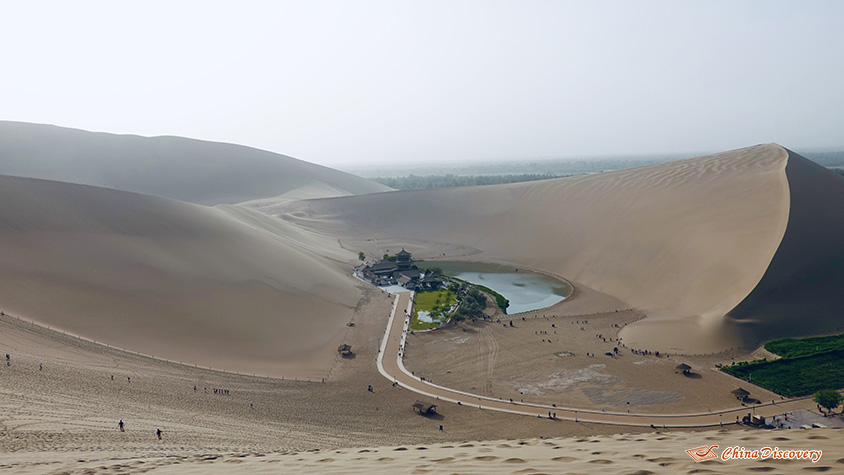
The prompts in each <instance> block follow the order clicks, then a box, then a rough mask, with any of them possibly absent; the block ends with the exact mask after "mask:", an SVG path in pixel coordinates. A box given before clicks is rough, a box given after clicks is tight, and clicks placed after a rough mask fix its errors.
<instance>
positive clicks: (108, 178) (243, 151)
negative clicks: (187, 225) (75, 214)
mask: <svg viewBox="0 0 844 475" xmlns="http://www.w3.org/2000/svg"><path fill="white" fill-rule="evenodd" d="M0 175H12V176H22V177H30V178H43V179H47V180H57V181H64V182H69V183H79V184H83V185H94V186H103V187H107V188H114V189H120V190H126V191H134V192H138V193H145V194H149V195H156V196H163V197H166V198H173V199H177V200H182V201H188V202H191V203H200V204H219V203H238V202H241V201H248V200H254V199H260V198H271V197H275V196H278V195H284V194H287V193H291V192H292V193H293V194H294V195H298V196H301V195H302V193H303V190H304V189H308V190H309V191H308V194H309V195H310V197H327V196H346V195H353V194H362V193H375V192H379V191H387V190H389V189H390V188H388V187H386V186H384V185H381V184H380V183H376V182H373V181H369V180H366V179H363V178H360V177H357V176H355V175H351V174H349V173H345V172H341V171H339V170H334V169H331V168H327V167H323V166H320V165H315V164H313V163H308V162H304V161H301V160H297V159H295V158H292V157H288V156H285V155H280V154H277V153H272V152H267V151H264V150H258V149H255V148H251V147H244V146H241V145H234V144H226V143H218V142H207V141H202V140H193V139H187V138H183V137H140V136H136V135H115V134H107V133H95V132H87V131H83V130H77V129H69V128H64V127H56V126H52V125H42V124H28V123H24V122H8V121H0ZM297 190H298V191H297Z"/></svg>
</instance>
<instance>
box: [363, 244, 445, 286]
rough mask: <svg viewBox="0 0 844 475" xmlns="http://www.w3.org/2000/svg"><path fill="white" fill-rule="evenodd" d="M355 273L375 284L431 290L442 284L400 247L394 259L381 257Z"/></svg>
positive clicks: (364, 265)
mask: <svg viewBox="0 0 844 475" xmlns="http://www.w3.org/2000/svg"><path fill="white" fill-rule="evenodd" d="M355 273H356V274H357V275H358V276H359V277H361V278H363V279H364V280H367V281H369V282H371V283H373V284H375V285H379V286H386V285H396V284H398V285H401V286H402V287H404V288H406V289H408V290H432V289H438V288H440V287H441V286H442V284H443V281H442V280H441V279H439V278H437V277H436V276H435V275H433V273H431V272H424V273H423V272H422V271H420V270H419V268H418V267H417V266H416V264H414V263H413V259H412V255H411V254H410V253H409V252H407V251H405V250H404V248H402V250H401V251H399V252H397V253H396V256H395V260H389V259H382V260H380V261H378V262H375V263H367V264H363V265H361V266H360V267H358V268H357V269H355Z"/></svg>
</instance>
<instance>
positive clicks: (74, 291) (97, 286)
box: [0, 177, 361, 378]
mask: <svg viewBox="0 0 844 475" xmlns="http://www.w3.org/2000/svg"><path fill="white" fill-rule="evenodd" d="M0 196H2V197H0V215H2V216H3V219H2V222H0V243H2V247H3V253H2V270H0V302H2V310H3V311H5V312H6V313H10V314H13V315H17V316H20V317H22V318H26V319H29V320H34V321H37V322H39V323H41V324H44V325H47V326H50V327H54V328H59V329H61V330H64V331H68V332H71V333H74V334H77V335H81V336H85V337H87V338H90V339H92V340H96V341H101V342H107V343H108V344H110V345H114V346H117V347H121V348H125V349H128V350H131V351H136V352H142V353H145V354H148V355H155V356H159V357H162V358H167V359H170V360H173V361H182V362H187V363H191V364H200V365H202V366H206V367H209V366H210V367H213V368H215V369H225V370H230V371H239V372H245V373H249V374H263V375H273V376H279V377H280V376H288V377H293V376H299V377H312V378H318V377H319V378H321V377H325V376H326V375H327V373H328V371H329V370H330V366H331V362H332V359H333V353H334V348H336V346H337V345H338V344H339V343H340V340H341V339H342V336H343V333H344V332H345V331H346V330H347V327H346V323H348V322H349V321H350V320H352V319H354V316H355V309H356V307H357V306H358V303H359V301H360V300H361V290H360V288H359V287H360V285H361V284H360V282H358V281H356V280H355V279H353V278H352V277H350V276H349V275H348V273H347V272H346V271H345V269H344V264H345V262H338V261H337V259H338V257H337V256H338V253H341V252H342V253H345V254H347V255H348V256H349V258H354V256H352V255H351V253H349V252H347V251H343V250H342V249H341V248H340V247H339V245H338V244H337V242H336V240H335V241H330V240H329V241H326V240H324V239H321V238H320V237H318V236H313V235H312V234H311V233H309V232H307V231H305V230H302V229H293V228H291V226H289V225H286V224H285V223H284V222H282V221H279V220H275V219H272V218H270V217H267V216H265V215H263V214H261V213H258V212H255V211H250V210H248V209H245V208H233V207H219V208H209V207H204V206H198V205H193V204H188V203H184V202H179V201H174V200H169V199H164V198H157V197H151V196H147V195H138V194H132V193H126V192H120V191H114V190H107V189H103V188H95V187H89V186H82V185H71V184H66V183H59V182H51V181H44V180H35V179H27V178H12V177H2V178H0ZM332 246H333V247H334V248H336V249H337V252H334V253H332V251H331V248H332ZM316 249H319V253H320V254H317V253H316V252H315V250H316ZM346 267H347V265H346ZM280 361H283V362H284V364H282V365H279V362H280Z"/></svg>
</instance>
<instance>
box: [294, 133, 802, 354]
mask: <svg viewBox="0 0 844 475" xmlns="http://www.w3.org/2000/svg"><path fill="white" fill-rule="evenodd" d="M787 158H788V154H787V152H786V150H785V149H783V148H782V147H780V146H778V145H774V144H770V145H759V146H755V147H749V148H745V149H741V150H735V151H731V152H725V153H720V154H716V155H710V156H706V157H700V158H694V159H690V160H682V161H677V162H672V163H666V164H660V165H654V166H650V167H643V168H638V169H632V170H622V171H617V172H611V173H602V174H597V175H588V176H580V177H572V178H563V179H558V180H547V181H541V182H533V183H519V184H513V185H501V186H487V187H477V188H463V189H450V190H433V191H417V192H397V193H389V194H385V195H368V196H356V197H349V198H337V199H327V200H314V201H310V202H306V203H300V204H297V205H295V206H292V207H291V208H290V209H289V211H288V213H287V214H286V215H284V216H283V217H284V218H285V219H286V220H289V221H292V222H298V223H301V224H304V225H309V226H320V227H323V229H327V230H334V231H335V232H336V231H337V230H340V229H351V230H353V231H354V232H355V233H357V234H359V235H361V236H368V237H391V238H401V237H404V238H408V239H412V238H415V239H421V240H430V241H438V242H449V243H457V244H461V245H466V246H472V247H475V248H477V249H479V250H481V251H482V252H483V254H481V255H479V256H478V258H479V259H500V260H504V261H508V262H512V263H515V264H519V265H524V266H527V267H532V268H535V269H539V270H542V271H545V272H550V273H553V274H557V275H560V276H563V277H566V278H569V279H572V280H574V281H576V282H578V283H580V284H583V285H586V286H589V287H591V288H593V289H595V290H598V291H601V292H603V293H606V294H609V295H612V296H614V297H617V298H620V299H621V300H623V301H625V302H627V303H628V304H630V305H632V306H635V307H638V308H641V309H644V310H645V311H647V313H648V315H649V318H648V319H646V320H644V321H642V322H641V323H637V324H634V325H631V326H628V327H627V328H625V330H624V332H623V333H622V334H623V336H624V339H625V341H626V343H627V344H628V346H633V347H639V348H649V349H660V350H671V351H678V350H682V351H692V352H703V351H718V350H721V349H725V348H729V347H733V346H737V345H739V344H740V343H741V340H740V338H739V335H738V334H737V333H736V332H735V330H734V329H733V328H731V326H730V323H729V321H727V320H725V319H724V315H725V314H726V313H727V312H729V311H730V310H731V309H732V308H734V307H735V306H736V305H738V304H739V303H740V302H741V301H742V300H743V299H744V298H745V297H746V296H747V295H748V294H749V293H750V292H751V290H753V288H754V287H755V286H756V284H757V283H758V282H759V281H760V279H761V278H762V276H763V274H764V273H765V269H766V268H767V267H768V264H769V263H770V262H771V259H772V257H773V255H774V253H775V252H776V250H777V248H778V246H779V243H780V241H781V239H782V236H783V234H784V233H785V229H786V225H787V222H788V212H789V192H788V182H787V180H786V174H785V167H786V163H787Z"/></svg>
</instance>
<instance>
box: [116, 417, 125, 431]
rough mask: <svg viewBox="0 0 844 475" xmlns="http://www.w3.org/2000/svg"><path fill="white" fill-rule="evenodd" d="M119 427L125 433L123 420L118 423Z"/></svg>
mask: <svg viewBox="0 0 844 475" xmlns="http://www.w3.org/2000/svg"><path fill="white" fill-rule="evenodd" d="M117 427H119V428H120V432H125V431H124V430H123V419H120V422H118V423H117Z"/></svg>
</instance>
